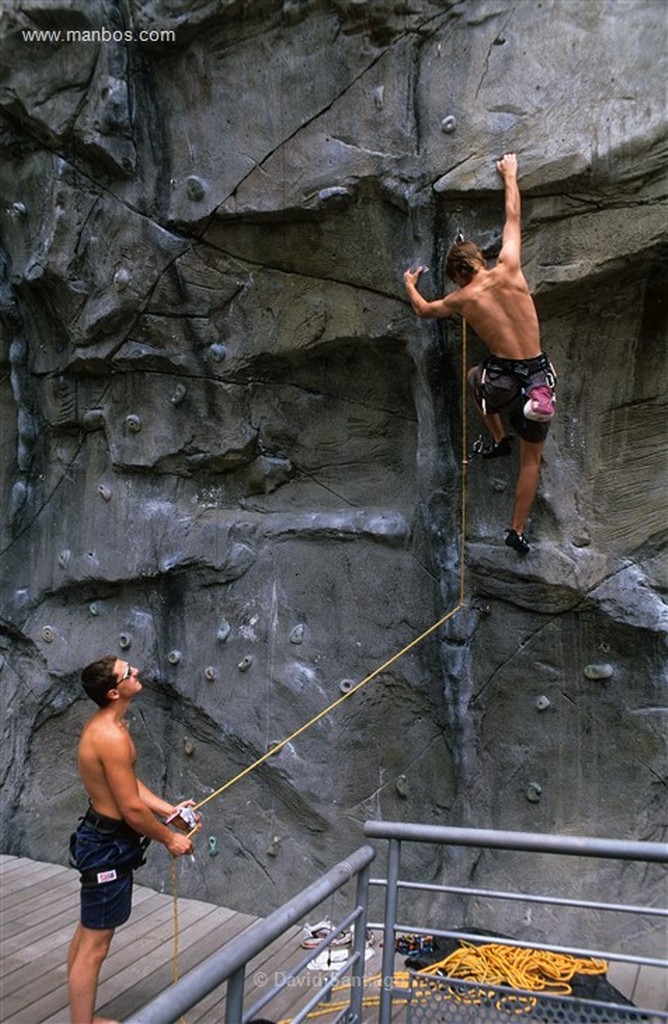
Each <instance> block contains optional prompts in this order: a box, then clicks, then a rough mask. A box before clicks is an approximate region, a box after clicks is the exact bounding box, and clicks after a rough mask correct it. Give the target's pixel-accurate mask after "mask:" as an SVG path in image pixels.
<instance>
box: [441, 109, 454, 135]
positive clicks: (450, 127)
mask: <svg viewBox="0 0 668 1024" xmlns="http://www.w3.org/2000/svg"><path fill="white" fill-rule="evenodd" d="M456 127H457V119H456V118H455V117H453V116H452V114H448V116H447V117H444V118H443V120H442V121H441V131H442V132H445V134H446V135H452V133H453V132H454V130H455V128H456Z"/></svg>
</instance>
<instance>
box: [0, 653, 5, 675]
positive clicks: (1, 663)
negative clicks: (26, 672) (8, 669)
mask: <svg viewBox="0 0 668 1024" xmlns="http://www.w3.org/2000/svg"><path fill="white" fill-rule="evenodd" d="M4 667H5V656H4V654H0V672H2V670H3V668H4Z"/></svg>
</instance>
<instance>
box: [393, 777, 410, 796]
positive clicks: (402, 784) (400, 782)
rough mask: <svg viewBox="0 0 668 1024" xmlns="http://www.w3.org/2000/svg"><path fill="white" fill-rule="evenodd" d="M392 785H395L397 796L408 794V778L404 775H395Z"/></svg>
mask: <svg viewBox="0 0 668 1024" xmlns="http://www.w3.org/2000/svg"><path fill="white" fill-rule="evenodd" d="M394 785H395V787H396V790H397V793H398V794H399V796H403V797H406V796H408V789H409V786H408V779H407V778H406V776H405V775H397V777H396V779H395V782H394Z"/></svg>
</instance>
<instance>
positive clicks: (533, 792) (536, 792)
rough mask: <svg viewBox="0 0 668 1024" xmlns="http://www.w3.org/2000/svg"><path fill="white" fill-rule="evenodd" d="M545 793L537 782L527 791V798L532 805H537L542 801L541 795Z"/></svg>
mask: <svg viewBox="0 0 668 1024" xmlns="http://www.w3.org/2000/svg"><path fill="white" fill-rule="evenodd" d="M542 792H543V790H542V789H541V787H540V785H539V784H538V783H537V782H530V783H529V785H528V786H527V790H526V794H525V796H526V798H527V800H528V801H529V803H531V804H537V803H538V802H539V800H540V795H541V793H542Z"/></svg>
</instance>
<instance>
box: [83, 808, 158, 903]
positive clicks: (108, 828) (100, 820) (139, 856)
mask: <svg viewBox="0 0 668 1024" xmlns="http://www.w3.org/2000/svg"><path fill="white" fill-rule="evenodd" d="M81 825H90V827H91V828H94V829H95V831H96V832H99V833H100V834H101V835H106V836H118V838H126V839H132V838H133V837H135V838H137V839H140V842H139V844H138V846H137V850H136V853H135V855H134V856H133V857H132V858H131V859H130V860H128V861H126V862H125V863H124V864H120V865H119V864H114V865H112V864H100V865H98V866H97V867H95V868H86V869H85V870H83V871H82V870H81V869H80V868H79V866H78V864H77V862H76V841H77V833H76V832H73V833H72V835H71V836H70V864H71V865H72V867H73V868H77V870H78V871H79V875H80V881H81V884H82V886H84V887H85V888H89V887H91V886H95V885H104V883H105V882H115V881H116V880H117V879H118V878H123V877H125V876H126V875H129V874H130V872H132V871H134V870H135V868H140V867H141V866H142V864H145V863H146V857H145V856H144V854H145V853H146V850H147V848H148V845H149V843H150V842H151V840H150V839H149V838H148V837H147V836H139V834H138V833H137V832H135V830H134V829H133V828H130V826H129V825H128V823H127V822H126V821H122V820H121V821H119V820H118V819H116V818H108V817H107V816H106V815H105V814H98V812H97V811H94V810H93V808H92V807H89V808H88V810H87V811H86V813H85V814H84V816H83V818H80V819H79V826H81Z"/></svg>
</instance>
